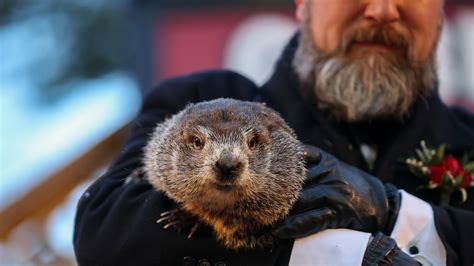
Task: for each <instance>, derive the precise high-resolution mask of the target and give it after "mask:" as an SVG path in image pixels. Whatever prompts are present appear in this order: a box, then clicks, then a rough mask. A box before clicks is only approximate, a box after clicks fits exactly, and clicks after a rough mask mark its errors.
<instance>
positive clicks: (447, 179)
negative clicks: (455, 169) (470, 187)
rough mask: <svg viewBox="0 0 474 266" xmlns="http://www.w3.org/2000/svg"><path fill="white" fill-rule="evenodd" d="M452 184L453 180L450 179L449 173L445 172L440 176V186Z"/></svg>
mask: <svg viewBox="0 0 474 266" xmlns="http://www.w3.org/2000/svg"><path fill="white" fill-rule="evenodd" d="M452 185H453V182H452V181H451V177H449V174H448V173H447V172H445V173H444V174H443V175H442V176H441V186H443V187H448V186H449V187H451V186H452Z"/></svg>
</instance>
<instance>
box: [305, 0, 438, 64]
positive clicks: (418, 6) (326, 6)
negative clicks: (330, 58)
mask: <svg viewBox="0 0 474 266" xmlns="http://www.w3.org/2000/svg"><path fill="white" fill-rule="evenodd" d="M308 1H311V5H309V8H310V10H308V12H309V15H310V17H311V19H310V28H311V31H312V35H313V41H314V43H315V45H316V46H317V47H318V48H319V49H320V50H321V51H323V52H324V53H327V54H331V53H334V52H335V51H336V50H337V49H338V47H339V46H340V45H341V43H342V38H343V36H344V34H345V32H346V31H347V30H350V29H366V28H370V27H375V26H388V27H391V28H393V30H395V31H397V32H401V33H405V34H407V35H409V36H410V37H411V40H410V42H411V46H412V52H413V55H412V56H413V59H415V60H418V61H421V60H425V59H426V58H427V57H428V56H429V53H430V51H431V50H432V49H433V46H434V43H435V42H436V39H437V29H438V27H437V25H438V23H439V21H440V20H441V14H442V12H441V9H442V4H443V3H442V0H308ZM297 4H298V9H299V10H302V5H303V1H297ZM373 50H380V51H384V52H387V53H390V52H396V50H397V49H396V48H394V47H390V46H388V45H383V44H378V43H376V42H356V43H354V44H353V47H352V48H351V53H352V54H353V55H354V56H356V55H358V54H360V55H362V54H364V53H368V52H370V51H373Z"/></svg>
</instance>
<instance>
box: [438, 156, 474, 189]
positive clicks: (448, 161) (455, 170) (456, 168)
mask: <svg viewBox="0 0 474 266" xmlns="http://www.w3.org/2000/svg"><path fill="white" fill-rule="evenodd" d="M446 172H449V173H451V176H452V177H456V176H458V175H460V174H464V170H463V169H462V166H461V164H460V163H459V162H458V160H456V158H454V157H453V156H452V155H448V156H446V158H444V160H443V161H442V162H441V163H440V164H435V165H432V166H431V168H430V176H429V177H430V181H431V182H432V183H434V184H440V183H441V176H442V175H443V174H444V173H446ZM465 178H467V177H465ZM463 182H464V179H463ZM466 182H467V181H466ZM469 182H470V181H469Z"/></svg>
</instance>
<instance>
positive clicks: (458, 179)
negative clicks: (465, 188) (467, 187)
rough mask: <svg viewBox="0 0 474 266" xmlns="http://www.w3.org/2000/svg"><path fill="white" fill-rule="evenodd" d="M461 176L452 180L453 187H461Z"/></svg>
mask: <svg viewBox="0 0 474 266" xmlns="http://www.w3.org/2000/svg"><path fill="white" fill-rule="evenodd" d="M463 176H464V175H463V174H460V175H458V176H456V178H455V179H454V180H455V181H454V187H459V186H460V185H461V183H462V179H463Z"/></svg>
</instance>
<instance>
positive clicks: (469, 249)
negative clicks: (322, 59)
mask: <svg viewBox="0 0 474 266" xmlns="http://www.w3.org/2000/svg"><path fill="white" fill-rule="evenodd" d="M295 46H296V38H294V39H293V40H292V41H291V42H290V44H289V45H288V46H287V48H286V49H285V52H284V53H283V55H282V57H281V58H280V60H279V62H278V63H277V65H276V69H275V73H274V75H273V76H272V78H271V79H270V80H269V82H268V83H266V84H265V85H264V86H263V87H262V88H258V87H257V86H256V85H255V84H254V83H252V82H251V81H249V80H248V79H246V78H245V77H243V76H241V75H239V74H237V73H233V72H229V71H210V72H202V73H196V74H192V75H189V76H183V77H178V78H174V79H170V80H166V81H164V82H162V83H161V84H159V85H158V86H157V87H156V88H155V89H154V90H152V91H151V93H150V94H149V95H147V97H146V99H145V101H144V105H143V108H142V111H141V113H140V115H139V117H138V118H137V119H136V120H135V121H134V123H133V128H132V130H131V132H130V136H129V139H128V141H127V143H126V145H125V146H124V147H123V149H122V151H121V153H120V154H119V155H118V157H117V159H116V160H115V161H114V163H113V164H112V165H111V166H110V168H109V169H108V171H107V172H106V173H105V174H104V176H102V177H101V178H100V179H99V180H98V181H97V182H96V183H94V184H93V185H92V186H91V187H90V188H89V189H88V191H87V192H86V193H84V195H83V197H82V198H81V200H80V201H79V204H78V209H77V216H76V224H75V231H74V248H75V252H76V258H77V260H78V263H79V264H81V265H180V264H183V263H184V264H186V263H192V262H193V261H194V262H195V263H198V262H199V261H200V260H202V259H204V260H205V261H201V262H206V261H207V262H209V263H210V265H214V264H216V265H219V264H218V263H219V262H223V263H225V264H226V265H286V264H288V262H289V259H290V254H291V248H292V245H293V242H292V241H280V242H279V243H278V245H276V246H275V247H274V248H273V250H256V251H245V252H238V253H236V252H233V251H228V250H226V249H225V248H224V247H222V246H220V245H219V244H218V243H217V242H216V241H215V239H214V237H213V236H212V233H211V231H210V230H209V229H208V230H207V232H204V233H201V234H198V235H196V236H193V238H192V239H190V240H188V239H186V234H184V233H181V234H180V233H177V232H176V231H174V230H171V229H169V230H164V229H163V228H162V225H159V224H157V223H156V220H157V219H158V218H159V216H160V213H161V212H163V211H166V210H169V209H171V208H172V207H173V206H175V203H173V202H172V201H171V200H170V199H168V198H167V197H166V196H164V195H163V194H162V193H158V192H156V191H154V190H153V188H152V187H151V185H149V184H148V183H146V182H145V181H143V182H142V183H132V184H127V185H125V184H124V180H125V178H126V177H127V176H128V175H129V174H130V173H131V172H132V171H133V170H134V169H136V168H137V167H139V166H140V165H141V158H142V148H143V147H144V145H145V144H146V142H147V139H148V137H149V136H150V134H151V132H152V130H153V127H154V126H155V125H156V123H158V122H161V121H163V119H164V118H165V117H167V116H169V115H172V114H174V113H176V112H178V111H179V110H181V109H182V108H184V106H185V105H186V104H187V103H190V102H199V101H206V100H211V99H215V98H219V97H230V98H235V99H241V100H250V101H263V102H266V103H267V104H268V106H270V107H272V108H274V109H276V110H277V111H279V112H280V113H281V115H282V116H283V117H284V118H285V119H286V121H287V122H288V123H289V125H290V126H291V127H292V128H293V129H294V130H295V131H296V133H297V135H298V137H299V138H300V140H302V141H303V142H305V143H310V144H313V145H316V146H318V147H321V148H322V149H324V150H326V151H328V152H330V153H332V154H334V155H335V156H336V157H338V158H339V159H341V160H343V161H345V162H347V163H350V164H352V165H355V166H357V167H359V168H361V169H364V170H365V171H367V172H370V173H372V174H373V175H375V176H377V177H379V178H380V179H382V180H383V181H387V182H391V183H393V184H395V185H396V186H397V187H398V188H400V189H404V190H406V191H407V192H409V193H411V194H413V195H416V196H417V197H419V198H421V199H424V200H425V201H428V202H430V203H432V205H433V208H434V212H435V220H436V227H437V230H438V232H439V234H440V236H441V238H442V240H443V242H444V244H445V246H446V248H447V252H448V264H450V265H473V263H474V242H473V241H474V192H473V189H472V188H471V189H469V191H468V193H469V199H468V201H467V202H466V203H464V204H462V205H460V206H458V207H456V208H454V207H453V208H445V209H444V208H440V207H437V206H436V204H438V201H439V191H436V190H419V189H417V187H418V186H420V185H422V181H421V180H420V179H418V178H416V177H414V176H412V175H411V174H410V172H409V171H408V169H407V168H406V166H405V165H403V164H402V163H400V162H399V160H400V158H402V157H406V156H408V155H412V154H413V152H414V151H415V149H416V148H418V146H419V143H420V141H421V140H426V141H427V143H428V144H430V145H432V146H438V145H440V144H447V153H449V154H453V155H455V156H460V155H462V154H463V153H464V152H466V151H469V150H471V151H472V150H474V116H472V114H469V113H467V112H465V111H463V110H460V109H456V108H448V107H447V106H445V105H444V104H443V103H442V102H441V100H440V99H439V96H438V94H437V92H436V89H433V91H432V94H431V95H430V96H429V97H427V98H424V99H420V100H419V101H418V102H417V104H416V106H415V108H414V109H413V111H412V113H411V115H410V116H409V117H408V118H407V119H406V120H405V121H403V122H400V121H394V120H383V121H372V122H367V123H358V124H347V123H337V122H335V121H333V120H332V119H331V118H330V117H329V116H328V115H327V114H325V113H324V112H320V111H318V110H317V109H316V108H315V107H313V106H312V104H311V102H310V101H308V100H306V99H305V98H304V97H303V96H302V94H301V93H300V90H299V84H298V80H297V79H296V77H295V74H294V72H293V70H292V68H291V60H292V57H293V54H294V49H295ZM360 143H367V144H370V145H375V146H376V147H377V151H378V159H377V161H376V163H375V165H374V167H373V168H372V169H371V170H369V168H368V166H367V163H366V162H365V160H364V159H363V157H362V155H361V153H360V152H359V149H358V148H357V147H359V145H360ZM458 196H459V195H455V196H454V197H453V203H456V202H457V201H459V197H458ZM308 252H310V251H308ZM188 265H192V264H188ZM204 265H205V264H204Z"/></svg>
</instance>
